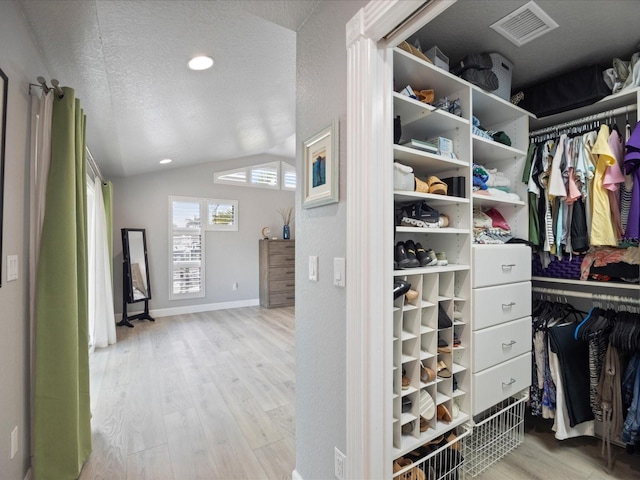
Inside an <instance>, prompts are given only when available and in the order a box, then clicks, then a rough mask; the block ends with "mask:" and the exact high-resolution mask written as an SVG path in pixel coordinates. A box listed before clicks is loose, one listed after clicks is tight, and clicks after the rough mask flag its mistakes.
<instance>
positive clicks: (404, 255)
mask: <svg viewBox="0 0 640 480" xmlns="http://www.w3.org/2000/svg"><path fill="white" fill-rule="evenodd" d="M394 261H395V264H394V268H399V269H405V268H418V267H431V266H434V265H438V266H444V265H448V264H449V261H448V260H447V254H446V253H444V252H438V253H435V252H434V251H433V250H432V249H428V250H427V249H425V248H424V247H423V246H422V245H421V244H420V242H418V243H415V242H414V241H413V240H407V241H406V242H398V243H396V246H395V251H394ZM407 290H408V289H407ZM405 293H406V292H405ZM394 298H397V297H395V296H394Z"/></svg>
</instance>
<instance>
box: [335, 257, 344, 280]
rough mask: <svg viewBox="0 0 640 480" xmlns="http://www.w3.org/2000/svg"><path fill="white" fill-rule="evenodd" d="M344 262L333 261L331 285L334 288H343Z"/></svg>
mask: <svg viewBox="0 0 640 480" xmlns="http://www.w3.org/2000/svg"><path fill="white" fill-rule="evenodd" d="M345 270H346V268H345V261H344V258H334V259H333V284H334V285H335V286H336V287H344V285H345V284H344V277H345Z"/></svg>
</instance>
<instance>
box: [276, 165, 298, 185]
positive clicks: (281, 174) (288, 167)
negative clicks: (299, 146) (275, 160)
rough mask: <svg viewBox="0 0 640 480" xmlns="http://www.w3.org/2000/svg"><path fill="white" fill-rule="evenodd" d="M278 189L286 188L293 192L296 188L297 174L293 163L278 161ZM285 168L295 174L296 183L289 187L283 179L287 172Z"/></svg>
mask: <svg viewBox="0 0 640 480" xmlns="http://www.w3.org/2000/svg"><path fill="white" fill-rule="evenodd" d="M280 163H281V165H280V190H288V191H290V192H295V191H296V188H297V186H298V174H297V172H296V167H295V165H291V164H290V163H287V162H280ZM287 170H289V171H292V172H293V173H294V174H295V175H296V185H295V186H294V187H293V188H291V187H287V184H286V182H285V181H284V178H285V175H286V174H287Z"/></svg>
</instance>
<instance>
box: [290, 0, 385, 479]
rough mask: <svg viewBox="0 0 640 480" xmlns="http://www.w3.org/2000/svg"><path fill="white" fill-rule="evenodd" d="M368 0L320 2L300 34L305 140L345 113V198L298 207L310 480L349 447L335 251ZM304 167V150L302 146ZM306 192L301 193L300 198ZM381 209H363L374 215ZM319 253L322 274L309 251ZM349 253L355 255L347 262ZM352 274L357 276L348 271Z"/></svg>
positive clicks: (300, 402) (324, 474)
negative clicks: (350, 78)
mask: <svg viewBox="0 0 640 480" xmlns="http://www.w3.org/2000/svg"><path fill="white" fill-rule="evenodd" d="M366 3H367V2H366V1H364V0H361V1H360V0H358V1H355V0H354V1H342V2H319V4H318V7H317V9H316V10H315V11H314V13H313V15H312V16H311V17H310V18H309V20H308V21H307V22H306V23H305V24H304V26H303V27H302V28H301V29H300V30H299V31H298V37H297V52H296V57H297V77H298V79H297V89H298V90H297V111H296V119H297V120H296V123H297V127H296V134H297V138H298V144H299V145H300V144H301V143H302V141H303V140H305V139H307V138H309V137H311V136H312V135H313V134H315V133H316V132H317V131H319V130H320V129H322V128H323V127H324V126H326V125H327V124H329V123H330V122H331V121H332V120H333V119H334V118H335V117H338V118H339V120H340V202H339V203H336V204H332V205H327V206H323V207H318V208H314V209H309V210H300V209H299V211H298V212H297V214H296V215H297V216H296V221H297V224H298V228H297V232H296V233H297V241H296V352H297V358H296V471H297V473H298V474H299V475H300V476H301V477H302V478H304V479H305V480H310V479H314V478H318V479H319V478H323V479H326V478H334V471H333V469H334V463H333V459H334V446H337V447H338V448H339V449H340V450H341V451H342V452H344V453H347V455H348V452H346V451H345V448H346V429H345V423H346V406H345V401H346V383H345V372H346V368H345V362H346V343H345V335H346V322H347V318H346V314H345V310H346V295H345V289H344V288H338V287H334V286H333V281H332V276H333V258H334V257H343V258H344V257H345V252H346V234H345V225H346V215H347V209H346V201H347V198H346V191H345V185H346V178H345V176H346V160H347V159H346V141H345V139H346V114H347V50H346V38H345V26H346V23H347V22H348V21H349V20H350V19H351V17H353V15H355V13H356V12H357V11H358V10H359V9H360V8H362V7H363V6H364V5H365V4H366ZM296 164H297V169H298V175H299V176H300V175H301V171H302V152H301V151H300V150H299V149H298V152H297V160H296ZM300 204H301V195H300V193H299V192H297V193H296V205H300ZM373 214H375V212H363V215H373ZM310 255H317V256H318V259H319V270H318V271H319V279H318V282H317V283H316V282H310V281H309V280H308V257H309V256H310ZM348 261H349V259H347V262H348ZM346 281H347V282H353V281H357V279H350V278H347V279H346Z"/></svg>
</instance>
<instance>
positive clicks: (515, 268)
mask: <svg viewBox="0 0 640 480" xmlns="http://www.w3.org/2000/svg"><path fill="white" fill-rule="evenodd" d="M472 250H473V269H472V270H473V288H478V287H488V286H490V285H504V284H508V283H515V282H524V281H530V280H531V249H530V248H529V247H527V246H526V245H474V246H473V249H472Z"/></svg>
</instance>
